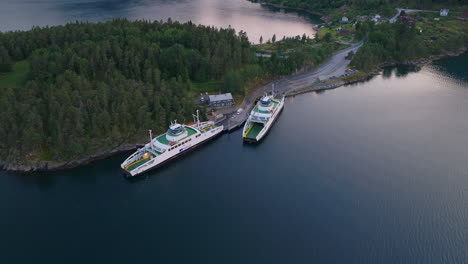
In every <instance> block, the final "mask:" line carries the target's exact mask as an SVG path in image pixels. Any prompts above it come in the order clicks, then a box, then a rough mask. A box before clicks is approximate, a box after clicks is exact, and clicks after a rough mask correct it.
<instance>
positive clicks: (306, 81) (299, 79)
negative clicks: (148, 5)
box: [223, 41, 364, 126]
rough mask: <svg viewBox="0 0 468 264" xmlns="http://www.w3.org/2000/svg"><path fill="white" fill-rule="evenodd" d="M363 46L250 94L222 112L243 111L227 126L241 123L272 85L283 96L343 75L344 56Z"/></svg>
mask: <svg viewBox="0 0 468 264" xmlns="http://www.w3.org/2000/svg"><path fill="white" fill-rule="evenodd" d="M363 44H364V43H363V42H362V41H361V42H358V43H355V44H353V45H351V46H350V47H348V48H346V49H344V50H340V51H338V52H337V53H335V55H333V57H331V58H330V59H329V60H328V61H326V62H325V63H323V64H321V65H320V66H319V67H318V68H317V69H315V70H313V71H310V72H305V73H301V74H296V75H292V76H289V77H286V78H283V79H281V80H277V81H274V82H271V83H269V84H266V85H264V86H263V87H260V88H258V89H255V90H254V91H252V92H250V93H249V94H248V95H247V96H246V97H245V99H244V102H243V103H242V104H241V105H240V106H238V107H236V108H232V109H225V110H224V111H223V112H224V113H228V112H233V111H235V110H237V109H238V108H243V109H244V110H243V112H242V113H241V114H239V115H233V116H234V117H233V118H229V120H230V121H229V126H233V125H238V124H241V123H243V122H244V121H245V120H246V119H247V117H248V115H249V114H250V110H251V109H252V108H253V106H254V103H255V100H256V99H257V98H259V97H260V96H262V94H264V93H265V92H270V91H271V87H272V85H273V84H274V89H275V93H276V94H285V93H286V92H289V91H293V90H296V89H300V88H304V87H308V86H311V85H313V84H314V83H316V82H317V80H321V81H323V80H327V79H330V78H332V77H340V76H341V75H343V74H344V73H345V71H346V67H347V66H348V65H349V63H350V61H349V60H347V59H346V55H348V53H349V52H350V51H353V52H356V51H357V50H358V49H359V48H360V47H361V46H362V45H363Z"/></svg>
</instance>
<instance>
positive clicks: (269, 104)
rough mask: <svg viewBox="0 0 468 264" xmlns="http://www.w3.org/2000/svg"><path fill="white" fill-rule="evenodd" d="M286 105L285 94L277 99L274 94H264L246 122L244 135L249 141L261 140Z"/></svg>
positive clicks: (245, 139)
mask: <svg viewBox="0 0 468 264" xmlns="http://www.w3.org/2000/svg"><path fill="white" fill-rule="evenodd" d="M283 106H284V96H283V97H282V98H281V99H275V97H274V94H273V93H272V94H271V95H265V96H263V97H262V98H261V99H260V100H259V101H258V102H257V104H256V105H255V107H254V108H253V109H252V112H250V116H249V118H248V119H247V121H246V122H245V125H244V130H243V135H244V136H243V137H244V141H247V142H258V141H260V140H261V139H262V138H263V137H264V136H265V135H266V134H267V133H268V130H270V128H271V126H272V125H273V123H274V122H275V120H276V119H277V118H278V115H279V114H280V112H281V110H283Z"/></svg>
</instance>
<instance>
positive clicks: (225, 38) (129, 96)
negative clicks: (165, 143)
mask: <svg viewBox="0 0 468 264" xmlns="http://www.w3.org/2000/svg"><path fill="white" fill-rule="evenodd" d="M0 59H1V63H0V89H1V92H0V124H1V126H0V139H1V140H0V149H1V151H0V155H1V158H2V159H4V160H5V159H7V160H11V159H16V158H18V159H24V158H25V157H27V158H37V159H46V160H68V159H71V158H74V157H81V156H83V155H86V154H88V153H94V152H96V151H98V150H103V149H111V148H114V147H116V145H118V144H120V143H123V142H127V141H131V140H132V139H133V138H135V137H137V136H140V137H141V133H144V131H145V130H146V129H149V128H153V129H155V130H159V131H157V132H162V130H164V129H165V128H166V127H167V124H168V123H169V120H174V119H178V120H180V121H181V122H183V121H189V120H190V119H188V117H190V116H191V114H192V113H193V112H194V110H195V107H194V104H193V97H191V96H190V89H191V80H197V81H206V80H211V79H220V78H222V77H223V75H224V74H225V73H226V71H227V70H228V69H236V68H239V67H240V66H241V65H245V64H248V63H249V61H250V60H251V59H252V53H251V50H250V44H249V42H248V39H247V37H246V35H245V34H243V33H242V32H241V33H239V34H236V32H235V31H234V30H233V29H215V28H212V27H206V26H196V25H194V24H192V23H186V24H180V23H178V22H171V21H168V22H167V23H161V22H151V23H150V22H144V21H137V22H129V21H126V20H115V21H112V22H107V23H99V24H92V23H75V24H68V25H65V26H57V27H52V28H34V29H33V30H31V31H26V32H8V33H0ZM10 70H13V72H10V73H8V74H5V73H1V72H7V71H10Z"/></svg>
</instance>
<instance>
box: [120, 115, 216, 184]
mask: <svg viewBox="0 0 468 264" xmlns="http://www.w3.org/2000/svg"><path fill="white" fill-rule="evenodd" d="M194 117H195V122H194V124H193V125H181V124H178V123H177V121H175V122H174V123H172V124H171V126H170V127H169V130H168V131H167V132H166V133H164V134H162V135H159V136H157V137H155V138H153V137H152V134H151V130H150V131H149V132H150V142H149V143H147V144H146V145H145V146H144V147H143V148H140V149H138V150H137V151H136V152H135V153H133V154H132V155H130V157H128V158H127V159H126V160H125V161H124V162H123V163H122V164H121V165H120V167H122V169H123V170H124V171H125V172H126V173H127V174H128V175H129V176H136V175H138V174H141V173H143V172H145V171H148V170H150V169H154V168H157V167H160V166H162V165H164V164H166V163H168V162H169V161H171V160H173V159H175V158H177V157H179V156H182V155H183V154H185V153H187V152H189V151H191V150H193V149H195V148H196V147H198V146H200V145H201V144H203V143H205V142H207V141H209V140H210V139H213V138H214V137H215V136H217V135H219V134H220V133H221V132H222V131H223V129H224V127H223V126H216V125H215V124H214V122H200V120H199V117H198V111H197V115H194Z"/></svg>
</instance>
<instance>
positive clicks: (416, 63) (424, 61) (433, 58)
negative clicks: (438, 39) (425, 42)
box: [343, 47, 468, 85]
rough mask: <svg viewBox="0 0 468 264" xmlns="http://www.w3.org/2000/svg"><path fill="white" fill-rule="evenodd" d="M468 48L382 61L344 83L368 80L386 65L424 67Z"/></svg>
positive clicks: (463, 51) (461, 52) (457, 54)
mask: <svg viewBox="0 0 468 264" xmlns="http://www.w3.org/2000/svg"><path fill="white" fill-rule="evenodd" d="M467 49H468V48H467V47H463V48H461V49H458V50H457V51H454V52H445V53H443V54H440V55H431V56H429V57H427V58H424V59H420V60H416V61H402V62H384V63H381V64H380V65H379V66H378V67H377V68H376V69H375V70H373V71H371V72H368V73H366V74H365V75H364V76H363V77H360V78H357V79H352V80H346V81H344V83H343V85H347V84H353V83H357V82H362V81H366V80H368V79H369V78H371V77H373V76H376V75H379V74H380V73H381V72H382V70H383V68H385V67H392V66H400V65H404V66H419V67H422V66H425V65H427V64H429V63H431V62H433V61H436V60H440V59H445V58H450V57H457V56H460V55H462V54H463V53H465V52H466V51H467Z"/></svg>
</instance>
